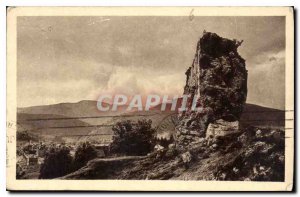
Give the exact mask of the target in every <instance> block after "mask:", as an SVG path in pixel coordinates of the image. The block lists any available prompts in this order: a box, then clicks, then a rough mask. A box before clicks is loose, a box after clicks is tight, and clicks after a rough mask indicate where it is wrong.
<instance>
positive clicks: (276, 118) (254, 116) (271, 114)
mask: <svg viewBox="0 0 300 197" xmlns="http://www.w3.org/2000/svg"><path fill="white" fill-rule="evenodd" d="M240 121H241V123H243V124H250V125H253V126H260V127H275V128H284V125H285V111H284V110H279V109H272V108H268V107H262V106H259V105H254V104H246V105H245V107H244V112H243V114H242V116H241V119H240Z"/></svg>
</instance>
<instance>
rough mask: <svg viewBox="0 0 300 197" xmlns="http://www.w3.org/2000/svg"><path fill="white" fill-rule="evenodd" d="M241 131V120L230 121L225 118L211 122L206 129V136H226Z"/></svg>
mask: <svg viewBox="0 0 300 197" xmlns="http://www.w3.org/2000/svg"><path fill="white" fill-rule="evenodd" d="M238 132H239V121H234V122H229V121H225V120H223V119H220V120H216V121H215V122H214V123H210V124H209V125H208V128H207V130H206V138H211V137H214V138H216V137H219V136H226V135H229V134H233V133H238Z"/></svg>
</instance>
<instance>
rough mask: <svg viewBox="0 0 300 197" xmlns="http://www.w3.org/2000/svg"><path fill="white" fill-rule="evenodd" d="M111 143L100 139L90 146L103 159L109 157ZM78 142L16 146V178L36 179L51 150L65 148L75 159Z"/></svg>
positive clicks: (31, 142) (43, 142)
mask: <svg viewBox="0 0 300 197" xmlns="http://www.w3.org/2000/svg"><path fill="white" fill-rule="evenodd" d="M110 144H111V141H110V140H107V139H102V140H100V141H99V142H98V143H96V142H93V143H91V145H92V146H93V147H94V149H95V150H96V153H97V156H96V157H97V158H104V157H108V156H109V155H110ZM78 145H79V143H78V142H68V143H65V142H60V143H54V142H46V141H38V142H34V141H31V140H30V141H29V142H23V143H19V144H18V145H17V166H16V169H17V178H21V179H37V178H39V174H40V167H41V165H42V164H43V163H44V159H45V156H46V154H47V152H49V150H51V149H61V148H62V147H66V148H67V149H68V150H69V151H70V155H71V156H72V158H74V157H75V153H76V148H77V147H78Z"/></svg>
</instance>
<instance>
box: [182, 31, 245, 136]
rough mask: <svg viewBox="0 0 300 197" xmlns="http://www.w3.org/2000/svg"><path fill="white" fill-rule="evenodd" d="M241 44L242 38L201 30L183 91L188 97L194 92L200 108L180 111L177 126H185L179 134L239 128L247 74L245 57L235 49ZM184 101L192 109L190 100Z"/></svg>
mask: <svg viewBox="0 0 300 197" xmlns="http://www.w3.org/2000/svg"><path fill="white" fill-rule="evenodd" d="M241 44H242V41H237V40H236V39H233V40H230V39H227V38H222V37H220V36H219V35H217V34H216V33H211V32H204V33H203V35H202V37H201V38H200V40H199V41H198V43H197V47H196V53H195V56H194V60H193V63H192V65H191V66H190V67H189V68H188V69H187V71H186V73H185V74H186V84H185V87H184V92H183V94H184V95H188V96H189V98H191V99H193V98H194V96H197V98H198V99H197V102H196V103H197V104H196V107H197V108H199V109H201V110H197V111H196V112H191V110H187V111H185V112H181V113H180V114H179V120H180V122H179V127H180V128H181V129H183V130H185V131H184V133H182V134H189V132H187V131H186V130H188V131H190V132H191V131H197V132H198V133H199V134H198V135H197V136H199V137H205V136H208V135H211V134H212V135H215V134H216V135H221V136H224V135H227V134H230V133H236V132H238V127H239V123H238V121H239V119H240V116H241V114H242V111H243V107H244V104H245V102H246V98H247V78H248V71H247V70H246V65H245V60H244V59H243V58H242V57H241V56H240V55H239V53H238V50H237V49H238V47H239V46H240V45H241ZM187 103H188V106H187V108H188V109H191V106H192V104H191V103H192V102H191V100H188V102H187ZM221 120H222V121H223V122H222V124H221V125H220V124H218V122H220V121H221ZM187 123H190V124H187ZM208 127H209V129H208ZM224 129H225V130H226V131H225V130H224ZM223 130H224V131H223ZM207 133H209V134H207ZM177 140H180V138H177Z"/></svg>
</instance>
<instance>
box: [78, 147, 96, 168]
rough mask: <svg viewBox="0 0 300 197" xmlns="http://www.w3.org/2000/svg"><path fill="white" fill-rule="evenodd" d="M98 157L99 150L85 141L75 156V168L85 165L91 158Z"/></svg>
mask: <svg viewBox="0 0 300 197" xmlns="http://www.w3.org/2000/svg"><path fill="white" fill-rule="evenodd" d="M95 157H97V151H96V149H95V147H94V146H93V145H91V144H90V143H89V142H84V143H82V144H80V145H79V146H78V147H77V148H76V152H75V158H74V168H75V170H77V169H79V168H81V167H82V166H84V165H85V164H86V163H87V162H88V161H89V160H91V159H94V158H95Z"/></svg>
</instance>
